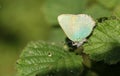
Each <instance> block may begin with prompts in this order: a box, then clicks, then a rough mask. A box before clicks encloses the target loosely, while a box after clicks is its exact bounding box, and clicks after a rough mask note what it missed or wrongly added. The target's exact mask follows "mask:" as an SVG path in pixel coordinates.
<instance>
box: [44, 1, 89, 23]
mask: <svg viewBox="0 0 120 76" xmlns="http://www.w3.org/2000/svg"><path fill="white" fill-rule="evenodd" d="M87 1H88V0H46V2H45V3H44V5H43V8H42V9H43V12H44V14H45V17H46V20H47V21H48V22H49V23H50V24H52V25H55V24H58V22H57V17H58V15H60V14H65V13H67V14H71V13H73V14H79V13H81V12H82V11H83V10H84V9H85V7H86V5H87Z"/></svg>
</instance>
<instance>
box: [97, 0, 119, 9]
mask: <svg viewBox="0 0 120 76" xmlns="http://www.w3.org/2000/svg"><path fill="white" fill-rule="evenodd" d="M97 1H98V2H99V3H100V4H102V5H103V6H104V7H106V8H110V9H111V8H113V7H115V6H116V4H117V2H118V0H97Z"/></svg>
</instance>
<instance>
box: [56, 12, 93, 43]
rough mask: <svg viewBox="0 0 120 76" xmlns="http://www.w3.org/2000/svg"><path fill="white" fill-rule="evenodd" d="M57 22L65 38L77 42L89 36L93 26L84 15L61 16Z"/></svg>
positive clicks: (90, 19)
mask: <svg viewBox="0 0 120 76" xmlns="http://www.w3.org/2000/svg"><path fill="white" fill-rule="evenodd" d="M58 21H59V24H60V26H61V27H62V29H63V31H64V32H65V34H66V35H67V37H68V38H69V39H71V40H72V41H78V42H80V41H82V40H83V39H85V38H86V37H87V36H89V35H90V33H91V32H92V30H93V27H94V26H95V21H94V20H93V19H92V18H91V17H90V16H88V15H86V14H79V15H72V14H63V15H60V16H58Z"/></svg>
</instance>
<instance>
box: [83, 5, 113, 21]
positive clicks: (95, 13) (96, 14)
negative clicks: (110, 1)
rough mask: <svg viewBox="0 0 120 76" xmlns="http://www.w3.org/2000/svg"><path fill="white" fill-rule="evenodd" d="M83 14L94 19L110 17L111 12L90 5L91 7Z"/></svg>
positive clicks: (98, 6)
mask: <svg viewBox="0 0 120 76" xmlns="http://www.w3.org/2000/svg"><path fill="white" fill-rule="evenodd" d="M84 13H86V14H89V15H91V16H92V17H93V18H95V19H97V18H100V17H107V16H110V15H111V12H110V11H109V10H108V9H105V8H103V7H101V6H100V5H98V4H94V5H92V6H91V7H89V8H88V9H86V10H85V11H84Z"/></svg>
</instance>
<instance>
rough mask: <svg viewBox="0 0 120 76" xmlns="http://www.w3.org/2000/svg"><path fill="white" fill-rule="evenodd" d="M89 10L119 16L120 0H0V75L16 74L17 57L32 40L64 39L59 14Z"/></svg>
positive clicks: (58, 41) (59, 41)
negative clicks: (58, 20)
mask: <svg viewBox="0 0 120 76" xmlns="http://www.w3.org/2000/svg"><path fill="white" fill-rule="evenodd" d="M65 13H69V14H81V13H86V14H89V15H91V16H92V17H93V18H94V19H98V18H100V17H109V16H113V15H115V16H117V17H118V18H119V17H120V1H119V0H0V76H14V75H15V73H16V70H15V64H16V60H17V59H18V58H19V55H20V53H21V51H22V49H23V48H24V47H25V46H26V44H27V43H28V42H29V41H36V40H45V41H50V42H56V43H62V42H63V41H64V38H65V34H64V32H63V31H62V30H61V28H60V27H59V25H58V22H57V16H58V15H60V14H65Z"/></svg>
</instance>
